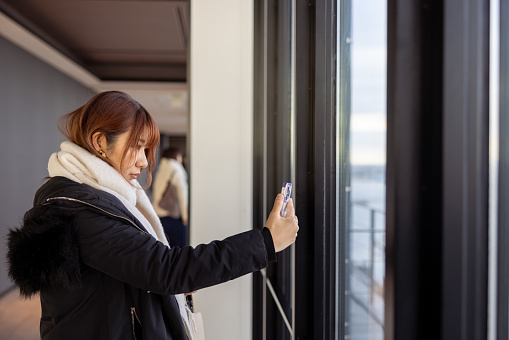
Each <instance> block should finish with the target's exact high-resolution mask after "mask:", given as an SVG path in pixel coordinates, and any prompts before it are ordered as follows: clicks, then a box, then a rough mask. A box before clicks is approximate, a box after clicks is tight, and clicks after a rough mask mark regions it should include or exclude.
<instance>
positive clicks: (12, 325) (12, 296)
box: [0, 289, 41, 340]
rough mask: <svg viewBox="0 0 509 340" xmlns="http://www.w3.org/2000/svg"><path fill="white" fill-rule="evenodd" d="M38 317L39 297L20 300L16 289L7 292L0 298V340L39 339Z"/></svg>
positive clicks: (39, 312) (39, 311)
mask: <svg viewBox="0 0 509 340" xmlns="http://www.w3.org/2000/svg"><path fill="white" fill-rule="evenodd" d="M40 317H41V304H40V301H39V296H37V295H36V296H34V297H33V298H32V299H31V300H22V299H20V298H19V291H18V290H17V289H13V290H11V291H9V292H8V293H6V294H4V295H2V296H1V297H0V339H2V340H36V339H40V336H39V319H40Z"/></svg>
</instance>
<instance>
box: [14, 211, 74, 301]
mask: <svg viewBox="0 0 509 340" xmlns="http://www.w3.org/2000/svg"><path fill="white" fill-rule="evenodd" d="M8 249H9V250H8V252H7V260H8V265H9V276H10V277H11V279H12V280H13V281H14V282H15V283H16V284H17V285H18V286H19V288H20V293H21V295H22V296H23V297H27V298H29V297H31V296H32V295H33V294H36V293H38V292H39V291H41V290H44V289H53V288H68V289H70V288H74V287H76V286H79V285H80V283H81V269H80V267H81V265H80V261H79V245H78V241H77V239H76V233H75V232H74V230H73V226H72V215H70V214H68V215H62V214H61V213H60V214H58V215H57V214H52V213H51V209H50V208H48V207H36V208H34V209H32V210H30V211H28V212H27V213H26V214H25V217H24V219H23V225H22V226H21V228H17V229H13V230H10V232H9V234H8Z"/></svg>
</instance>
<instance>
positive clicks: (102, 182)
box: [48, 141, 194, 339]
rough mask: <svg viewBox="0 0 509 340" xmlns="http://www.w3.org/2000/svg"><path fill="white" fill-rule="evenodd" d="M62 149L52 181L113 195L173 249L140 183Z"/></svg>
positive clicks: (68, 146)
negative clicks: (62, 179) (69, 182)
mask: <svg viewBox="0 0 509 340" xmlns="http://www.w3.org/2000/svg"><path fill="white" fill-rule="evenodd" d="M60 149H61V151H60V152H58V153H54V154H52V155H51V157H50V159H49V162H48V172H49V175H50V177H55V176H62V177H66V178H68V179H70V180H73V181H75V182H78V183H84V184H87V185H90V186H91V187H93V188H95V189H99V190H103V191H106V192H108V193H110V194H112V195H113V196H115V197H116V198H118V199H119V200H120V202H122V204H123V205H124V206H125V207H126V208H127V209H128V210H129V211H130V212H131V213H132V214H133V215H134V216H135V217H136V218H137V219H138V220H139V221H140V222H141V223H142V224H143V227H144V228H145V229H146V230H147V231H148V232H149V234H150V235H152V237H154V238H155V239H156V240H158V241H160V242H162V243H164V244H165V245H166V246H168V247H169V246H170V245H169V244H168V241H167V240H166V237H165V234H164V230H163V227H162V225H161V221H160V219H159V217H158V216H157V214H156V212H155V211H154V208H153V206H152V204H151V202H150V200H149V198H148V196H147V194H146V193H145V191H144V190H143V189H142V188H141V186H140V184H139V183H138V181H137V180H135V179H133V180H131V183H129V182H127V181H126V180H125V179H124V177H123V176H122V175H121V174H120V173H119V172H118V171H117V170H116V169H115V168H113V167H112V166H110V165H109V164H108V163H106V162H105V161H103V160H102V159H100V158H99V157H97V156H95V155H93V154H92V153H90V152H89V151H87V150H85V149H83V148H82V147H80V146H78V145H76V144H74V143H72V142H69V141H66V142H63V143H62V144H61V145H60ZM175 298H176V299H177V302H178V306H179V310H180V315H181V316H182V319H183V320H184V324H185V326H186V328H187V329H188V330H189V329H192V328H193V327H191V326H190V321H189V317H188V315H190V314H189V313H188V312H186V306H185V298H184V295H183V294H177V295H175ZM190 317H192V315H190ZM193 321H194V320H193ZM193 324H194V322H193ZM189 333H191V334H190V338H191V339H193V336H192V333H193V332H189Z"/></svg>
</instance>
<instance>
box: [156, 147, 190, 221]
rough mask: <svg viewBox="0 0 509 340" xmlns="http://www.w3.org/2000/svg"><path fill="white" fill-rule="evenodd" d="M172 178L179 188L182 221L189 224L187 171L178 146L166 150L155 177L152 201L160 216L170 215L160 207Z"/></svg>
mask: <svg viewBox="0 0 509 340" xmlns="http://www.w3.org/2000/svg"><path fill="white" fill-rule="evenodd" d="M172 176H173V177H172ZM170 178H171V183H172V184H173V185H175V187H176V188H177V196H178V200H179V206H180V217H181V218H182V223H183V224H184V225H187V221H188V215H187V206H188V185H187V173H186V169H184V166H183V165H182V153H181V152H180V151H179V150H178V149H176V148H168V149H166V150H164V152H163V155H162V157H161V160H160V161H159V166H158V168H157V173H156V175H155V177H154V183H153V187H152V194H153V197H152V201H153V204H154V209H155V211H156V213H157V215H158V216H159V217H166V216H169V212H168V211H166V210H164V209H163V208H161V207H159V201H160V200H161V197H162V196H163V194H164V192H165V190H166V188H167V187H168V182H169V181H170Z"/></svg>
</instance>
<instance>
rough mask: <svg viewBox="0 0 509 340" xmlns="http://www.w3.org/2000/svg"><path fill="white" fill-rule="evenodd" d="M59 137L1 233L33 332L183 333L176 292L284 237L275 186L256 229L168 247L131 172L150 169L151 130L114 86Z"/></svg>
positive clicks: (247, 264)
mask: <svg viewBox="0 0 509 340" xmlns="http://www.w3.org/2000/svg"><path fill="white" fill-rule="evenodd" d="M60 129H61V131H62V132H63V133H64V135H65V136H66V137H67V139H68V141H66V142H63V143H62V145H61V151H60V152H58V153H54V154H53V155H51V157H50V160H49V163H48V170H49V175H50V179H49V180H48V181H47V182H46V183H45V184H44V185H42V187H41V188H39V190H38V191H37V193H36V195H35V199H34V207H33V208H32V209H31V210H29V211H28V212H27V213H26V214H25V216H24V219H23V225H22V226H21V228H18V229H16V230H11V231H10V234H9V240H8V246H9V251H8V260H9V275H10V277H11V278H12V279H13V280H14V281H15V282H16V284H18V285H19V287H20V291H21V294H22V295H23V296H25V297H30V296H32V295H33V294H36V293H40V297H41V307H42V316H41V323H40V331H41V338H42V339H142V338H143V339H188V338H189V339H192V337H193V335H192V330H193V327H191V326H190V325H191V324H192V322H190V321H189V318H188V314H187V313H186V310H185V303H184V298H183V295H182V294H183V293H189V292H193V291H195V290H198V289H201V288H204V287H209V286H212V285H215V284H219V283H222V282H225V281H228V280H231V279H234V278H237V277H239V276H241V275H244V274H247V273H250V272H254V271H257V270H259V269H261V268H264V267H266V266H267V262H268V261H274V260H275V253H276V252H278V251H281V250H283V249H285V248H286V247H288V246H289V245H290V244H292V243H293V242H294V241H295V238H296V236H297V231H298V225H297V219H296V217H295V214H294V208H293V203H292V202H291V201H290V202H289V207H288V215H287V217H286V218H282V217H280V216H279V211H280V209H281V206H282V196H281V195H278V197H277V198H276V201H275V203H274V208H273V210H272V212H271V214H270V216H269V218H268V220H267V223H266V228H264V229H263V231H259V230H251V231H248V232H244V233H241V234H238V235H234V236H231V237H229V238H227V239H225V240H223V241H215V242H212V243H210V244H208V245H200V246H198V247H196V248H192V247H183V248H177V247H174V248H170V247H169V246H168V241H167V240H166V238H165V236H164V232H163V229H162V227H161V224H160V221H159V218H158V217H157V215H156V213H155V212H154V210H153V207H152V205H151V203H150V201H149V199H148V197H147V196H146V194H145V192H144V190H143V188H141V187H140V185H139V184H138V182H137V180H136V178H137V177H138V176H139V175H140V173H141V171H142V170H143V169H147V170H148V176H147V177H148V184H147V186H148V185H150V181H151V176H150V174H151V172H152V170H153V168H154V154H155V150H156V146H157V144H158V142H159V131H158V129H157V127H156V125H155V123H154V121H153V119H152V118H151V117H150V115H149V114H148V113H147V111H146V110H145V109H144V108H143V107H142V106H141V105H140V104H139V103H138V102H136V101H135V100H133V99H132V98H130V97H129V96H127V95H126V94H124V93H121V92H115V91H109V92H103V93H100V94H98V95H96V96H94V97H93V98H91V99H90V100H89V101H88V102H87V103H86V104H85V105H84V106H82V107H80V108H79V109H77V110H76V111H74V112H71V113H69V114H67V115H66V116H64V117H63V120H61V127H60Z"/></svg>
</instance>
